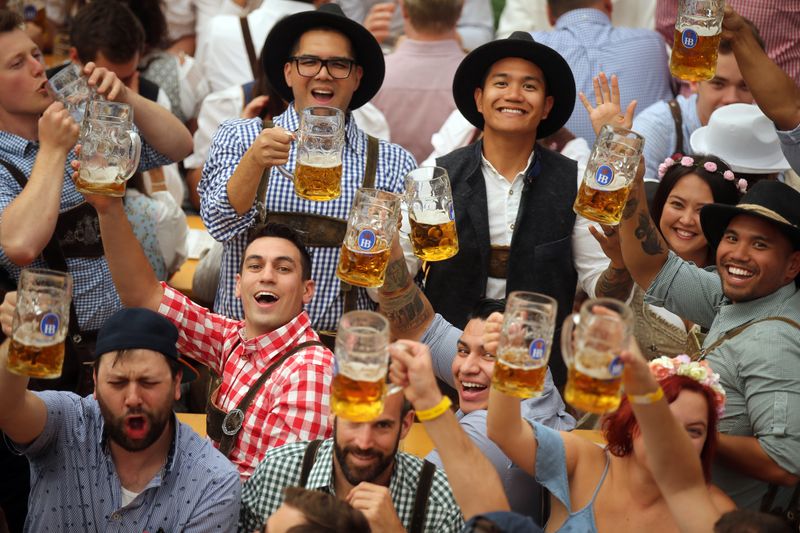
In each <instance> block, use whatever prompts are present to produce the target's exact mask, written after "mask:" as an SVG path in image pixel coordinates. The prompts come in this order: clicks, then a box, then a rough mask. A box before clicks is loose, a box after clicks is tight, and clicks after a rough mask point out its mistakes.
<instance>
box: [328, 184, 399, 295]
mask: <svg viewBox="0 0 800 533" xmlns="http://www.w3.org/2000/svg"><path fill="white" fill-rule="evenodd" d="M399 217H400V197H399V196H398V195H396V194H393V193H390V192H386V191H381V190H378V189H359V190H358V191H356V197H355V200H353V207H351V208H350V215H349V217H348V219H347V233H345V237H344V243H342V251H341V253H340V254H339V265H338V267H337V269H336V275H337V276H338V277H339V279H341V280H342V281H346V282H347V283H349V284H351V285H357V286H359V287H380V286H381V285H383V279H384V276H385V275H386V267H387V265H388V264H389V255H390V251H391V250H390V247H391V244H392V239H394V234H395V232H396V231H397V222H398V220H399Z"/></svg>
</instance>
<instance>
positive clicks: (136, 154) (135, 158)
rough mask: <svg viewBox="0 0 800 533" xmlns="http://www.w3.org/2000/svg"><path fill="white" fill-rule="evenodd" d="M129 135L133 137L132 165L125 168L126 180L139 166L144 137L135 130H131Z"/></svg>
mask: <svg viewBox="0 0 800 533" xmlns="http://www.w3.org/2000/svg"><path fill="white" fill-rule="evenodd" d="M128 135H130V137H131V149H130V152H131V153H130V159H129V161H130V165H129V166H128V168H126V169H125V175H124V176H123V179H124V180H125V181H128V180H129V179H131V176H133V174H134V173H135V172H136V170H137V169H138V168H139V159H140V158H141V155H142V139H141V137H139V134H138V133H136V132H135V131H129V132H128Z"/></svg>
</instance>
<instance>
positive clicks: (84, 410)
mask: <svg viewBox="0 0 800 533" xmlns="http://www.w3.org/2000/svg"><path fill="white" fill-rule="evenodd" d="M35 394H37V395H38V396H39V398H41V399H42V400H43V401H44V402H45V404H46V406H47V422H46V424H45V427H44V431H42V433H41V435H39V436H38V437H37V438H36V439H35V440H34V441H33V442H31V443H30V444H28V445H25V446H22V445H19V444H15V445H13V447H15V448H16V450H17V451H18V452H20V453H23V454H25V456H26V457H27V458H28V460H29V461H30V464H31V493H30V499H29V502H30V504H29V509H28V517H27V520H26V522H25V531H31V532H41V531H65V532H72V531H105V532H112V531H120V532H125V533H133V532H139V531H142V532H143V531H148V532H150V533H155V532H156V531H159V530H163V531H182V532H184V533H185V532H190V533H200V532H205V531H208V532H211V531H214V532H217V531H231V532H232V531H236V522H237V520H238V517H239V504H240V501H241V486H240V484H239V474H238V473H237V472H236V469H235V468H234V467H233V465H232V464H231V463H230V462H228V460H227V459H225V457H223V455H222V454H221V453H219V452H218V451H217V450H216V449H214V447H213V446H212V445H211V443H210V442H209V441H207V440H203V439H202V438H201V437H200V436H199V435H198V434H197V433H195V432H194V431H193V430H192V429H191V428H190V427H188V426H186V425H184V424H182V423H180V422H178V421H177V419H175V421H174V422H175V436H174V438H173V441H172V446H171V448H170V451H169V455H168V456H167V461H166V464H165V465H164V468H163V469H162V470H161V471H160V472H159V473H158V474H156V476H155V477H154V478H153V479H152V480H151V481H150V483H149V484H148V485H147V487H146V488H145V489H144V490H143V491H142V492H141V493H140V494H139V495H138V496H137V497H136V498H135V499H134V500H133V501H132V502H131V503H129V504H128V505H127V506H125V507H123V506H122V491H121V485H120V480H119V476H118V475H117V472H116V467H115V466H114V461H113V460H112V458H111V454H110V453H109V451H108V446H107V444H106V442H105V439H104V435H103V417H102V415H101V413H100V407H99V405H98V403H97V401H96V400H95V399H94V398H92V397H91V396H87V397H86V398H81V397H80V396H77V395H75V394H72V393H68V392H56V391H47V392H37V393H35Z"/></svg>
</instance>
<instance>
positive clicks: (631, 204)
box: [622, 185, 639, 220]
mask: <svg viewBox="0 0 800 533" xmlns="http://www.w3.org/2000/svg"><path fill="white" fill-rule="evenodd" d="M636 187H637V186H636V185H634V189H633V190H632V191H631V192H630V195H629V196H628V203H626V204H625V208H624V209H623V210H622V218H623V219H625V220H628V219H629V218H631V217H633V214H634V213H636V210H637V209H639V199H638V198H637V197H636Z"/></svg>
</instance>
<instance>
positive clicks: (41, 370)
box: [7, 268, 72, 379]
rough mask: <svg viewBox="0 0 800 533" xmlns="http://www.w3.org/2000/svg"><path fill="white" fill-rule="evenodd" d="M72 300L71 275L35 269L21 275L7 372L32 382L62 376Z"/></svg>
mask: <svg viewBox="0 0 800 533" xmlns="http://www.w3.org/2000/svg"><path fill="white" fill-rule="evenodd" d="M71 300H72V276H71V275H70V274H68V273H66V272H57V271H55V270H45V269H34V268H27V269H24V270H23V271H22V272H21V274H20V277H19V283H18V284H17V307H16V309H14V319H13V322H12V326H11V327H12V332H11V346H10V347H9V349H8V363H7V366H8V370H10V371H11V372H13V373H15V374H19V375H21V376H30V377H32V378H44V379H53V378H57V377H59V376H61V367H62V366H63V364H64V339H65V338H66V336H67V328H68V326H69V304H70V301H71Z"/></svg>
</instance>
